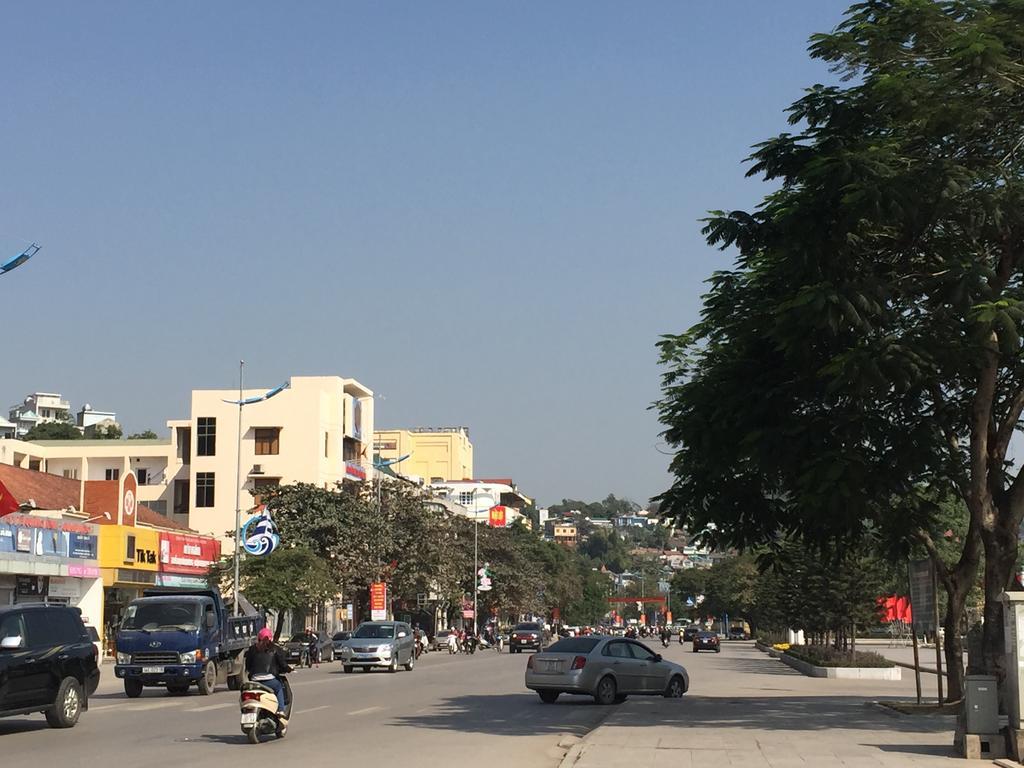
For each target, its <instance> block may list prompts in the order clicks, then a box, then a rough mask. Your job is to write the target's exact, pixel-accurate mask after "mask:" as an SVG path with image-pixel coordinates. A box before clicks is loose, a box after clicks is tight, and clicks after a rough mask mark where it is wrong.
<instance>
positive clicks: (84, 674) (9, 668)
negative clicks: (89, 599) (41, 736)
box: [0, 605, 100, 728]
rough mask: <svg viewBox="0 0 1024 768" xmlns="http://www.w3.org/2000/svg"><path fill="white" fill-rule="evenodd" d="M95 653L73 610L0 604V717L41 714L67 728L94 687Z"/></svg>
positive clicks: (97, 676) (96, 681) (96, 674)
mask: <svg viewBox="0 0 1024 768" xmlns="http://www.w3.org/2000/svg"><path fill="white" fill-rule="evenodd" d="M96 657H97V651H96V646H95V645H93V644H92V641H91V640H90V639H89V633H88V631H87V630H86V628H85V625H84V624H83V623H82V615H81V611H79V610H78V609H77V608H65V607H63V606H53V605H14V606H9V607H3V608H0V717H6V716H9V715H26V714H30V713H32V712H42V713H43V714H44V715H46V722H48V723H49V724H50V725H51V726H53V727H54V728H70V727H71V726H73V725H74V724H75V723H77V722H78V718H79V716H80V715H81V714H82V710H85V709H88V708H89V695H90V694H91V693H92V692H93V691H95V690H96V686H97V685H99V682H100V670H99V665H98V663H97V658H96Z"/></svg>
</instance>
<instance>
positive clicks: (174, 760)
mask: <svg viewBox="0 0 1024 768" xmlns="http://www.w3.org/2000/svg"><path fill="white" fill-rule="evenodd" d="M526 659H527V656H526V655H515V656H512V655H509V654H508V653H503V654H500V655H499V654H497V653H495V652H493V651H483V652H479V653H477V654H476V655H475V656H449V655H448V654H447V653H431V654H428V655H427V656H425V657H422V658H421V659H420V662H419V663H418V664H417V666H416V669H415V670H413V671H412V672H406V671H404V670H401V671H399V672H398V673H397V674H388V673H386V672H376V671H375V672H372V673H362V672H358V671H357V672H354V673H352V674H349V675H346V674H343V673H342V672H341V669H340V665H339V664H331V665H326V664H325V665H322V666H321V667H320V668H319V669H313V670H300V671H299V672H297V673H295V674H294V675H293V676H292V677H291V682H292V686H293V688H294V690H295V697H296V706H297V713H296V714H295V715H294V717H293V719H292V723H291V726H290V728H289V730H288V736H287V737H286V738H285V739H283V740H282V741H280V742H269V743H266V744H262V745H260V746H253V745H250V744H248V742H246V740H245V737H244V736H243V735H242V733H241V731H240V730H239V727H238V703H237V702H238V699H237V694H234V693H231V692H228V691H227V689H226V688H225V687H224V686H221V687H220V688H219V689H218V692H216V693H215V694H213V695H212V696H199V695H198V694H197V693H192V694H191V695H189V696H187V697H173V696H169V695H167V694H166V693H165V692H163V691H162V690H159V689H146V692H145V693H144V694H143V696H142V697H140V698H138V699H133V700H129V699H126V698H125V697H124V694H123V693H122V692H121V688H120V684H119V683H118V681H117V680H116V679H115V678H114V676H113V668H112V667H111V666H110V665H105V666H104V668H103V680H102V682H101V685H100V688H99V689H98V690H97V692H96V694H95V695H94V696H93V697H92V698H91V699H90V709H89V711H88V712H86V713H83V715H82V719H81V721H80V722H79V724H78V725H77V726H76V727H75V728H73V729H70V730H66V731H58V730H52V729H50V728H48V727H47V726H46V723H45V721H44V720H43V718H42V716H40V715H34V716H31V717H24V718H5V719H0V746H2V749H3V751H2V753H0V754H2V757H0V764H2V765H3V766H4V768H7V766H10V767H11V768H20V767H21V766H33V765H38V764H39V761H40V760H44V761H45V763H46V764H47V765H56V766H60V767H61V768H76V767H77V766H89V767H90V768H95V766H97V765H110V766H121V765H145V766H146V768H161V767H162V766H168V767H170V766H173V768H181V766H183V765H184V766H188V767H189V768H201V767H202V766H217V768H224V766H225V765H229V764H230V761H233V760H242V759H250V760H251V759H256V758H258V759H261V760H262V759H264V758H265V759H267V760H274V761H275V762H276V763H277V764H280V765H300V764H301V765H303V766H304V768H316V767H317V766H328V765H329V766H332V768H333V767H334V766H337V765H338V762H339V760H340V759H346V760H347V761H349V762H352V761H353V758H354V757H355V756H356V755H357V754H363V755H369V754H372V755H373V757H374V764H375V765H384V764H385V763H384V762H382V761H385V760H388V759H389V758H390V759H395V760H402V761H403V762H404V763H408V762H409V761H415V762H416V763H421V764H422V763H426V764H431V765H432V764H435V762H436V761H437V760H440V759H444V760H445V761H447V762H449V763H450V764H451V765H475V764H478V763H479V761H480V760H481V759H482V758H485V757H486V764H487V765H488V768H502V767H503V766H506V765H507V766H512V765H515V766H516V767H517V768H532V767H533V766H556V765H557V763H558V761H559V759H560V758H561V757H562V755H563V754H564V751H565V750H564V748H563V749H559V748H558V746H557V745H558V742H559V741H560V740H561V739H562V737H563V735H564V734H574V735H583V734H584V733H586V732H588V731H589V730H590V729H592V728H593V727H594V725H595V724H596V723H597V722H598V721H599V720H601V719H602V718H603V717H605V716H606V715H607V714H608V710H609V708H606V707H598V706H596V705H594V704H592V703H590V702H589V701H585V700H579V703H577V704H574V705H564V706H563V705H556V706H553V707H552V706H546V705H543V704H541V703H540V701H539V700H538V698H537V697H536V695H535V694H532V693H530V692H529V691H527V690H526V689H525V688H524V687H523V669H524V667H525V665H526ZM194 690H195V689H193V691H194ZM126 761H127V762H126ZM300 761H301V762H300Z"/></svg>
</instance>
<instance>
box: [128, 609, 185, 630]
mask: <svg viewBox="0 0 1024 768" xmlns="http://www.w3.org/2000/svg"><path fill="white" fill-rule="evenodd" d="M199 611H200V606H199V604H198V603H193V602H188V603H165V602H160V603H135V604H132V605H129V606H128V609H127V610H126V611H125V614H124V621H122V622H121V629H141V630H145V631H147V632H153V631H155V630H158V629H183V630H187V631H191V630H194V629H198V628H199Z"/></svg>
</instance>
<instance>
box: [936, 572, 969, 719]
mask: <svg viewBox="0 0 1024 768" xmlns="http://www.w3.org/2000/svg"><path fill="white" fill-rule="evenodd" d="M970 591H971V584H970V582H968V583H966V584H963V583H957V584H955V587H954V589H952V590H949V589H947V590H946V597H947V602H946V615H945V616H944V617H943V618H942V628H943V629H944V630H945V633H946V647H945V648H944V649H943V650H944V651H945V654H946V671H947V673H948V676H947V678H946V680H947V686H946V701H958V700H959V699H962V698H963V697H964V644H963V641H962V640H961V639H960V619H961V618H962V617H963V615H964V606H965V605H966V604H967V595H968V593H969V592H970Z"/></svg>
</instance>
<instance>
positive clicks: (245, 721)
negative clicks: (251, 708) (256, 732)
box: [242, 712, 256, 725]
mask: <svg viewBox="0 0 1024 768" xmlns="http://www.w3.org/2000/svg"><path fill="white" fill-rule="evenodd" d="M255 723H256V713H255V712H243V713H242V725H254V724H255Z"/></svg>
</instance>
